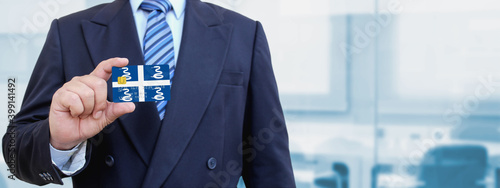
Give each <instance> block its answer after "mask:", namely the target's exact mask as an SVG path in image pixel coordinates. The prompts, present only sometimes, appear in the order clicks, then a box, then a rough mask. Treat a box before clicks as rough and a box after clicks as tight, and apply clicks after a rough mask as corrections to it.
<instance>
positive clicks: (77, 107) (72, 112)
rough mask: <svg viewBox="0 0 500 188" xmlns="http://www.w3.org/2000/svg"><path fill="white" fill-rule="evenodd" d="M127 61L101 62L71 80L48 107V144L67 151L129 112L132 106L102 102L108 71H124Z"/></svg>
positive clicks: (105, 90) (105, 92)
mask: <svg viewBox="0 0 500 188" xmlns="http://www.w3.org/2000/svg"><path fill="white" fill-rule="evenodd" d="M127 64H128V59H125V58H112V59H108V60H106V61H103V62H101V63H100V64H99V65H98V66H97V67H96V68H95V70H94V71H93V72H92V73H90V74H89V75H85V76H81V77H74V78H73V79H72V80H71V81H69V82H67V83H66V84H64V85H63V86H62V87H61V88H59V90H57V91H56V92H55V93H54V96H53V97H52V104H51V105H50V114H49V124H50V143H51V144H52V146H53V147H54V148H56V149H59V150H68V149H71V148H73V147H75V146H76V145H78V144H79V143H80V142H82V141H84V140H87V139H88V138H90V137H93V136H95V135H96V134H97V133H99V132H100V131H101V130H102V129H104V127H106V126H107V125H109V124H110V123H112V122H113V121H114V120H115V119H116V118H118V117H120V116H122V115H124V114H126V113H130V112H133V111H134V109H135V105H134V103H112V102H109V101H107V100H106V97H107V83H106V81H107V80H108V79H109V77H111V68H112V67H124V66H126V65H127Z"/></svg>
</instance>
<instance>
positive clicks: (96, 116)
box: [94, 111, 102, 119]
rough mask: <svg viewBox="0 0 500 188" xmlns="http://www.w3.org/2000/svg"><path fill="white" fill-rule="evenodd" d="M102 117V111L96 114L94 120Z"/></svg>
mask: <svg viewBox="0 0 500 188" xmlns="http://www.w3.org/2000/svg"><path fill="white" fill-rule="evenodd" d="M101 116H102V111H97V112H96V113H94V119H99V118H100V117H101Z"/></svg>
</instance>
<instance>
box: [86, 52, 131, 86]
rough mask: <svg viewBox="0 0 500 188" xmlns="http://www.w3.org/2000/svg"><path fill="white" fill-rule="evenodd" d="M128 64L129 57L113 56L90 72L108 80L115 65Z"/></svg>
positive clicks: (122, 65)
mask: <svg viewBox="0 0 500 188" xmlns="http://www.w3.org/2000/svg"><path fill="white" fill-rule="evenodd" d="M127 65H128V59H127V58H117V57H115V58H111V59H108V60H105V61H102V62H101V63H99V65H97V67H96V68H95V69H94V71H92V72H91V73H90V75H93V76H97V77H99V78H102V79H104V80H106V81H107V80H108V79H109V77H111V70H112V68H113V67H124V66H127Z"/></svg>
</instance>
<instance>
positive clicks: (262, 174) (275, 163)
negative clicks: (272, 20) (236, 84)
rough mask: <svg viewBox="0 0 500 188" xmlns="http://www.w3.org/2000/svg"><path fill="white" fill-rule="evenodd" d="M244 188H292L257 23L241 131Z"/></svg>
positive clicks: (283, 135)
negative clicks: (242, 129) (245, 187)
mask: <svg viewBox="0 0 500 188" xmlns="http://www.w3.org/2000/svg"><path fill="white" fill-rule="evenodd" d="M242 153H243V174H242V175H243V179H244V181H245V184H246V186H247V187H295V181H294V176H293V171H292V165H291V160H290V152H289V148H288V133H287V130H286V125H285V120H284V116H283V111H282V108H281V104H280V101H279V97H278V88H277V85H276V81H275V78H274V73H273V69H272V65H271V55H270V52H269V47H268V44H267V39H266V36H265V34H264V30H263V28H262V25H261V24H260V23H259V22H257V26H256V34H255V41H254V50H253V60H252V66H251V72H250V81H249V85H248V96H247V105H246V110H245V124H244V131H243V147H242Z"/></svg>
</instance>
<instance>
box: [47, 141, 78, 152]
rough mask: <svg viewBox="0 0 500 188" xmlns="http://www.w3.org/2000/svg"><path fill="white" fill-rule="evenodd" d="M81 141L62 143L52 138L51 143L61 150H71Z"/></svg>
mask: <svg viewBox="0 0 500 188" xmlns="http://www.w3.org/2000/svg"><path fill="white" fill-rule="evenodd" d="M79 143H80V142H71V143H61V142H57V141H55V140H54V139H52V138H50V145H52V147H54V148H55V149H57V150H61V151H64V150H71V149H73V148H75V147H76V146H77V145H78V144H79Z"/></svg>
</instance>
